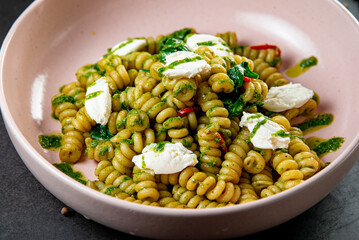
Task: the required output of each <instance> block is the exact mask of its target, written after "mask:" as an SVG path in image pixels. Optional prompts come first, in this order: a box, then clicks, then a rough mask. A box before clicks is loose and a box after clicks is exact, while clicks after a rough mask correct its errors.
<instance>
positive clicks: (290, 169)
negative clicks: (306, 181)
mask: <svg viewBox="0 0 359 240" xmlns="http://www.w3.org/2000/svg"><path fill="white" fill-rule="evenodd" d="M270 162H271V165H272V167H273V168H274V169H275V170H276V171H277V173H279V175H281V177H280V179H282V181H283V182H284V188H285V189H289V188H292V187H294V186H296V185H298V184H300V183H301V182H302V181H303V178H304V175H303V173H302V172H301V171H300V170H299V166H298V164H297V162H296V161H295V160H294V159H293V157H292V156H291V155H290V154H289V153H285V152H282V151H280V150H277V151H275V152H274V154H273V157H272V159H271V161H270Z"/></svg>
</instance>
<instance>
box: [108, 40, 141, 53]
mask: <svg viewBox="0 0 359 240" xmlns="http://www.w3.org/2000/svg"><path fill="white" fill-rule="evenodd" d="M145 46H146V40H145V39H137V38H133V39H129V40H126V41H123V42H120V43H118V44H116V45H115V46H113V47H112V48H111V50H110V51H111V53H112V54H115V55H118V56H124V55H127V54H129V53H131V52H136V51H139V50H142V49H143V48H144V47H145Z"/></svg>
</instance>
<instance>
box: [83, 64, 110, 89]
mask: <svg viewBox="0 0 359 240" xmlns="http://www.w3.org/2000/svg"><path fill="white" fill-rule="evenodd" d="M103 74H104V73H103V72H102V71H100V69H99V68H98V64H86V65H84V66H82V67H80V68H79V69H78V70H77V72H76V78H77V81H78V82H79V83H80V84H81V87H83V88H86V89H87V87H88V86H89V85H90V84H91V83H93V82H95V81H96V80H97V79H99V78H101V77H102V76H103Z"/></svg>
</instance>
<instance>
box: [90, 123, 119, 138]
mask: <svg viewBox="0 0 359 240" xmlns="http://www.w3.org/2000/svg"><path fill="white" fill-rule="evenodd" d="M90 135H91V137H92V139H95V140H106V141H109V140H110V139H111V138H112V137H113V136H114V135H113V134H111V133H110V131H109V129H108V125H105V126H103V125H101V124H96V125H95V126H94V127H93V128H92V131H91V132H90Z"/></svg>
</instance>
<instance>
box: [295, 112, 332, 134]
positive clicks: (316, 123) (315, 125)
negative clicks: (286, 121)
mask: <svg viewBox="0 0 359 240" xmlns="http://www.w3.org/2000/svg"><path fill="white" fill-rule="evenodd" d="M333 120H334V115H333V114H331V113H321V114H318V115H317V116H316V117H314V118H311V119H308V120H306V121H304V122H302V123H300V124H298V125H297V126H296V127H298V128H300V130H302V131H303V133H304V134H308V133H310V132H314V131H317V130H319V129H322V128H324V127H326V126H328V125H330V124H331V123H332V122H333Z"/></svg>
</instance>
